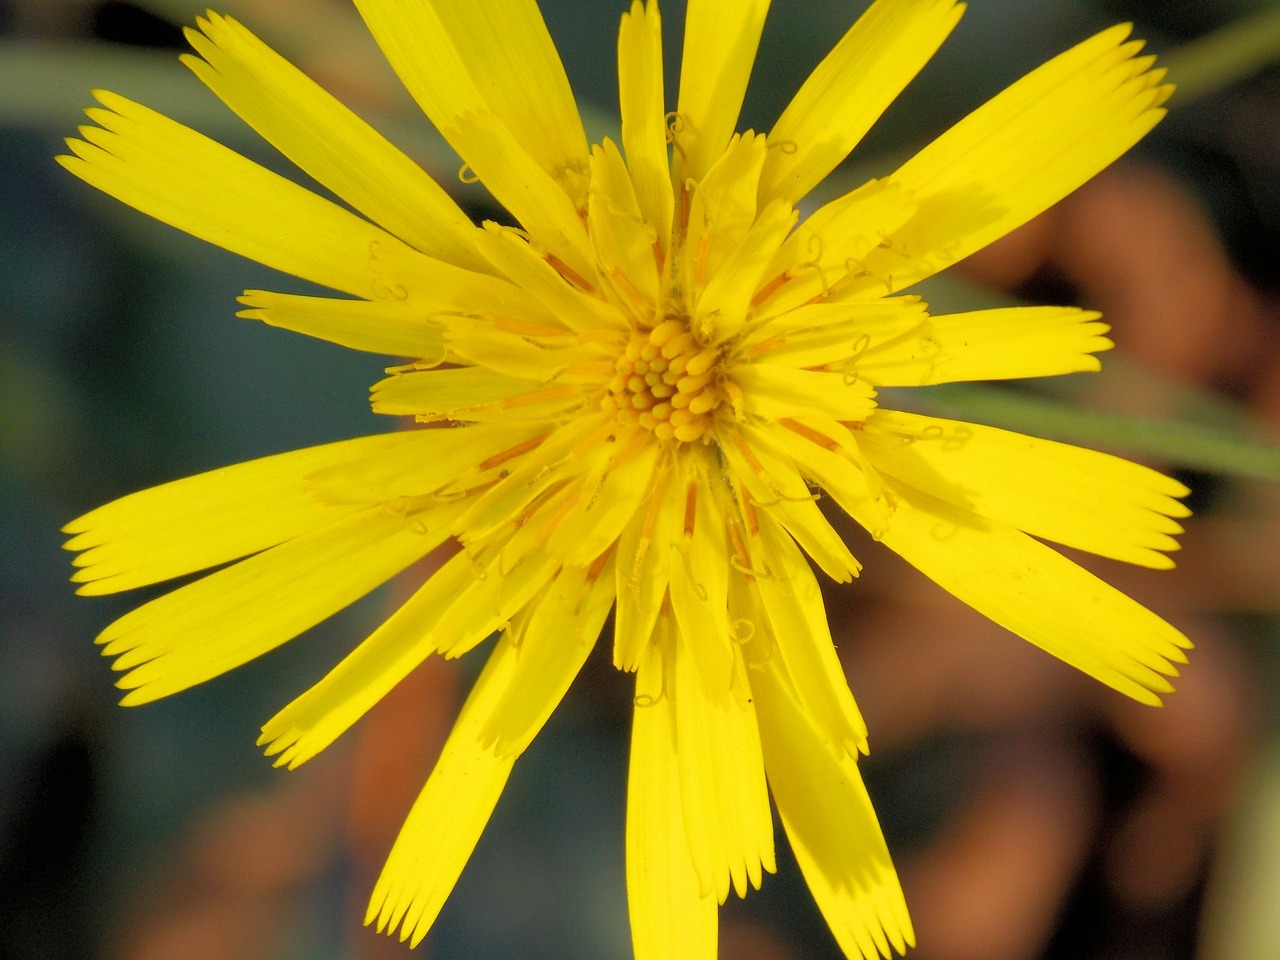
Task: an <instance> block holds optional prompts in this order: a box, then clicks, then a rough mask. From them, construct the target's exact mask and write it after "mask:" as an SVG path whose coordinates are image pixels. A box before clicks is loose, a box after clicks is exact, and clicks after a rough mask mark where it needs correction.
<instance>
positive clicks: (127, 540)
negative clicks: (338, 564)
mask: <svg viewBox="0 0 1280 960" xmlns="http://www.w3.org/2000/svg"><path fill="white" fill-rule="evenodd" d="M408 436H409V435H406V434H379V435H375V436H372V437H361V438H359V439H356V440H343V441H340V442H338V443H330V444H325V445H323V446H318V447H308V448H306V449H303V450H295V451H293V452H292V453H281V454H277V455H276V456H273V457H264V458H262V459H260V460H250V461H248V462H247V463H241V464H237V465H235V466H231V467H223V468H221V469H218V470H210V471H209V472H208V473H201V474H197V475H196V476H193V477H186V478H184V479H182V480H175V481H173V482H172V483H166V484H163V485H161V486H158V487H152V488H151V489H149V490H140V491H138V492H137V493H131V494H129V495H128V496H127V497H121V498H120V499H119V500H115V501H113V502H111V503H108V504H106V505H105V506H102V507H98V508H97V509H96V510H91V511H90V512H89V513H86V514H84V516H82V517H79V518H77V519H75V520H72V521H71V522H70V523H68V524H67V525H66V526H65V527H64V528H63V530H64V532H66V533H69V534H73V536H72V538H71V539H70V540H69V541H67V544H66V548H67V549H68V550H77V551H82V553H81V555H80V556H79V557H77V558H76V560H75V564H76V566H78V567H80V570H79V571H78V572H77V573H76V575H75V578H74V579H75V580H76V582H79V583H83V584H84V586H82V587H81V588H80V592H81V593H87V594H102V593H115V592H117V591H120V590H131V589H133V588H134V587H140V586H145V585H146V584H149V583H159V582H160V581H162V580H169V579H172V578H173V577H179V576H182V575H183V574H187V573H192V572H194V571H196V570H203V569H206V568H208V567H213V566H217V565H218V564H220V563H225V562H226V561H228V560H235V559H238V558H240V557H243V556H246V555H248V554H250V553H254V552H256V551H258V550H262V549H265V548H267V547H272V546H275V545H276V544H278V543H283V542H284V541H286V540H289V539H292V538H293V537H296V536H300V535H302V534H304V533H306V532H307V531H309V530H313V529H316V528H317V527H321V526H324V525H325V524H327V523H329V522H331V521H332V520H336V519H340V518H341V517H344V516H347V515H349V514H350V513H351V512H352V510H351V508H350V507H349V506H344V507H340V508H335V506H334V505H332V504H328V503H323V502H321V501H320V500H318V499H317V498H316V497H315V496H313V495H312V494H311V493H310V491H309V489H308V481H307V477H308V475H309V474H311V473H313V472H315V471H317V470H322V469H325V468H328V467H335V466H346V465H349V464H353V463H356V462H360V461H364V460H366V459H370V458H380V457H384V456H394V454H395V452H396V451H398V450H401V449H403V448H404V447H405V446H406V444H407V443H411V442H412V441H411V440H407V437H408ZM371 502H376V501H373V500H365V501H363V503H362V504H360V506H364V505H367V504H368V503H371Z"/></svg>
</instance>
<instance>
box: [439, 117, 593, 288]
mask: <svg viewBox="0 0 1280 960" xmlns="http://www.w3.org/2000/svg"><path fill="white" fill-rule="evenodd" d="M456 123H457V127H455V128H448V129H445V130H442V132H443V133H444V134H445V135H446V136H449V137H451V138H452V139H453V140H454V141H456V142H457V143H458V144H460V148H459V149H460V150H461V151H462V152H463V155H464V156H465V157H466V158H467V163H468V164H469V165H470V167H471V169H472V170H473V171H475V174H476V176H477V177H479V178H480V180H481V181H483V183H484V185H485V186H486V187H487V188H488V189H489V192H490V193H492V194H493V196H494V198H495V199H496V200H497V201H498V202H499V203H501V204H502V206H504V207H505V208H506V209H507V210H508V211H509V212H510V213H511V215H512V216H513V217H515V218H516V219H517V220H519V221H520V224H521V226H523V227H524V228H525V230H527V231H528V232H529V235H530V242H531V243H533V244H535V245H536V246H537V247H538V248H540V252H542V253H545V254H549V255H551V256H554V257H555V258H556V259H557V260H558V261H559V262H560V263H561V264H563V265H564V266H565V267H566V268H568V270H569V271H571V276H572V277H573V278H574V279H575V280H577V281H579V282H584V283H586V284H587V285H588V287H589V288H594V286H595V284H596V277H595V261H594V259H593V258H592V256H591V242H590V239H589V238H588V237H587V231H586V228H585V226H584V224H583V220H582V213H585V212H586V190H585V179H586V159H585V157H584V159H583V164H582V165H583V173H582V174H581V176H582V178H583V181H584V183H583V188H582V189H581V190H580V195H579V196H576V197H571V196H569V195H568V194H566V193H565V192H564V191H563V190H562V189H561V188H560V186H559V185H558V184H557V183H556V181H555V179H554V178H553V177H552V175H551V174H549V173H547V171H546V170H544V169H543V168H542V167H541V166H539V165H538V162H537V158H536V157H535V156H534V154H532V153H530V152H529V144H528V142H526V141H522V140H519V139H517V137H516V136H515V134H513V133H512V132H511V131H510V130H509V129H508V128H507V127H505V126H504V125H503V124H502V123H501V122H500V121H499V120H498V118H497V117H496V116H494V115H493V114H492V113H487V112H479V113H468V114H465V115H463V116H461V117H459V118H458V120H457V121H456ZM579 205H580V206H579ZM580 209H581V213H580V212H579V210H580Z"/></svg>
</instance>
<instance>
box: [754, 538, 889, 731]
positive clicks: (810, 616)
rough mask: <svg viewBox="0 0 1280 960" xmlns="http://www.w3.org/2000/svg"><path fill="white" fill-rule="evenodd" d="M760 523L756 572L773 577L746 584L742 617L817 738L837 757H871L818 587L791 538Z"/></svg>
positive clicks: (755, 563)
mask: <svg viewBox="0 0 1280 960" xmlns="http://www.w3.org/2000/svg"><path fill="white" fill-rule="evenodd" d="M759 520H760V541H761V542H760V546H761V548H762V549H761V550H760V553H761V554H762V555H761V556H758V557H756V558H755V559H754V560H753V567H760V568H761V569H764V563H765V557H766V556H767V557H768V564H769V566H768V569H769V570H770V571H771V572H772V574H773V575H772V576H760V577H752V578H751V579H750V582H749V583H747V582H744V583H743V584H741V587H742V590H743V592H742V594H741V596H742V598H743V599H744V600H745V601H746V602H745V603H744V604H743V608H742V609H741V612H740V614H739V615H740V616H743V617H744V618H745V620H746V623H747V624H748V625H749V626H748V627H747V629H748V631H749V633H750V635H751V642H752V645H753V648H754V649H756V650H764V651H765V652H766V653H767V655H768V656H769V657H770V658H777V661H778V662H777V663H776V664H775V666H776V673H777V676H778V681H779V682H781V683H784V684H787V686H788V689H789V690H790V691H791V695H792V696H794V697H795V699H796V701H797V702H798V703H799V704H801V705H802V706H803V709H804V712H805V714H806V715H807V716H808V717H809V721H810V722H811V723H812V724H813V726H814V728H815V730H816V731H817V733H818V734H819V735H820V736H821V737H822V738H823V740H824V741H825V742H826V743H827V744H828V745H829V746H830V748H831V749H832V750H833V751H835V752H836V753H837V754H838V753H840V752H842V751H843V752H846V753H857V752H859V751H860V752H862V753H866V752H867V725H866V723H865V722H864V721H863V719H862V714H861V712H860V711H859V710H858V706H857V704H856V703H855V702H854V699H853V693H852V692H851V691H850V690H849V684H848V681H847V680H846V679H845V675H844V668H843V667H842V666H841V665H840V658H839V657H838V656H837V655H836V648H835V643H834V641H832V639H831V630H830V627H829V626H828V624H827V614H826V608H825V607H824V606H823V603H822V591H821V590H820V589H819V588H818V581H817V579H816V578H815V577H814V575H813V571H811V570H810V569H809V565H808V564H807V563H805V560H804V557H803V556H802V555H801V554H800V551H799V550H798V549H797V548H796V545H795V544H794V543H793V542H792V541H791V539H790V538H789V537H787V536H786V535H785V534H783V533H782V531H781V530H779V529H778V528H777V527H776V526H775V525H774V524H773V523H772V522H771V521H770V519H769V518H768V517H767V516H761V517H760V518H759Z"/></svg>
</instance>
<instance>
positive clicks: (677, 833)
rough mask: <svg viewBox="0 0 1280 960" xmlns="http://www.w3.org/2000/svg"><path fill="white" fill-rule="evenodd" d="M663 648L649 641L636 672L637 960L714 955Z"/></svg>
mask: <svg viewBox="0 0 1280 960" xmlns="http://www.w3.org/2000/svg"><path fill="white" fill-rule="evenodd" d="M666 646H667V648H668V653H667V654H666V655H667V656H669V655H670V644H669V643H668V644H667V645H666ZM663 656H664V654H663V651H662V649H661V648H660V647H659V645H656V644H655V645H654V646H652V647H650V648H649V650H648V652H647V653H646V655H645V658H644V660H643V662H642V663H641V665H640V669H639V671H638V674H637V677H636V708H635V713H634V720H633V723H632V728H631V762H630V767H629V769H628V772H627V903H628V906H629V907H630V910H629V912H630V915H631V940H632V944H633V947H634V949H635V957H636V960H715V957H716V937H717V929H718V927H717V916H716V898H715V895H714V894H713V893H710V892H708V893H707V894H705V895H704V894H703V893H702V890H701V884H700V883H699V880H698V874H697V872H696V871H695V870H694V868H693V860H692V859H691V858H690V856H689V842H688V838H687V835H686V833H685V828H684V813H683V809H682V800H681V794H680V774H679V770H680V763H679V757H678V756H677V755H676V747H675V725H676V717H675V709H674V706H673V704H672V702H671V699H670V697H668V696H667V695H666V693H665V689H664V686H665V685H664V680H663Z"/></svg>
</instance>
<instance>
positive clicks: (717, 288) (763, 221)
mask: <svg viewBox="0 0 1280 960" xmlns="http://www.w3.org/2000/svg"><path fill="white" fill-rule="evenodd" d="M797 216H798V214H797V212H796V210H795V209H794V208H793V207H792V206H791V205H790V204H789V203H786V202H784V201H781V200H777V201H774V202H773V203H770V204H769V206H767V207H766V208H765V209H764V210H762V211H761V212H760V216H759V217H757V218H756V222H755V223H754V224H752V226H751V229H750V230H749V231H748V232H747V235H746V236H745V237H743V238H742V242H741V243H739V244H738V246H737V247H736V248H735V249H734V250H733V251H732V252H731V253H730V254H729V255H728V256H727V257H726V258H725V260H724V262H723V263H722V264H721V265H720V266H719V267H718V269H717V270H716V272H715V273H714V274H713V275H712V277H711V280H710V282H709V283H708V284H707V285H706V289H705V290H703V291H702V295H701V296H700V297H699V298H698V304H697V308H696V317H695V322H696V323H697V324H698V326H699V328H700V329H701V330H703V331H707V330H710V331H712V333H711V336H710V337H709V338H708V339H710V340H712V341H713V342H716V343H723V342H724V341H726V340H728V339H729V338H731V337H734V336H736V335H737V334H738V332H739V331H740V330H741V329H742V328H743V326H744V325H745V324H746V323H747V321H748V318H749V310H750V306H751V303H752V300H753V299H754V298H755V296H756V291H757V290H759V288H760V286H761V281H762V280H763V279H764V273H765V271H766V270H768V268H769V264H770V261H771V260H772V259H773V257H774V255H775V254H776V253H777V251H778V244H780V243H781V242H782V240H783V238H784V237H786V235H787V233H788V232H789V231H790V230H791V228H792V227H793V226H794V225H795V222H796V217H797Z"/></svg>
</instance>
